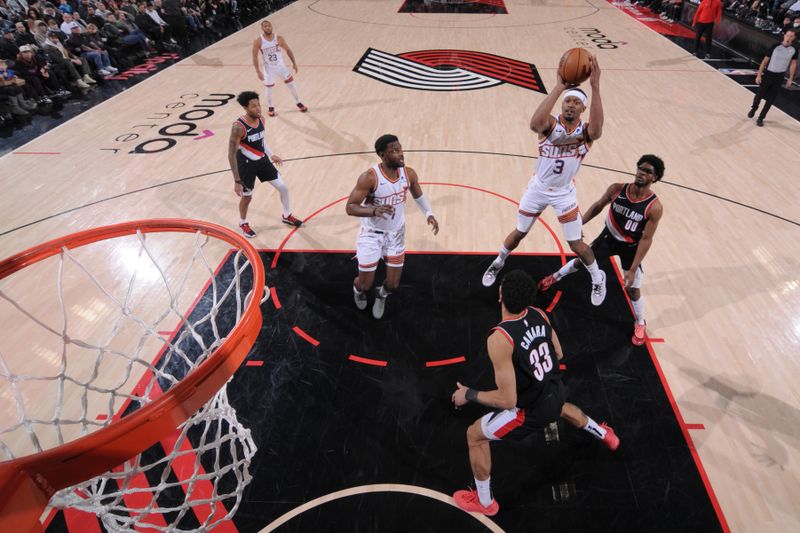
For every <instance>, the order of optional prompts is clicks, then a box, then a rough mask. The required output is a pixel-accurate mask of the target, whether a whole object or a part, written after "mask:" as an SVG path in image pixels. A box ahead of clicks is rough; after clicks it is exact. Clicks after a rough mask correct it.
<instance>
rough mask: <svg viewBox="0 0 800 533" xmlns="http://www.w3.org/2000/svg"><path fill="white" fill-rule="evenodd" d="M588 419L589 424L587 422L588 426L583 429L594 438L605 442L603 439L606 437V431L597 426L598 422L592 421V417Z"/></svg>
mask: <svg viewBox="0 0 800 533" xmlns="http://www.w3.org/2000/svg"><path fill="white" fill-rule="evenodd" d="M586 419H587V420H588V422H586V425H585V426H583V427H582V428H581V429H582V430H584V431H586V432H588V433H590V434H591V435H592V437H594V438H596V439H598V440H603V437H605V436H606V430H605V429H604V428H601V427H600V426H599V425H597V422H595V421H594V420H592V417H590V416H587V417H586Z"/></svg>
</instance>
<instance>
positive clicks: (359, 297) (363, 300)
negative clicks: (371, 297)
mask: <svg viewBox="0 0 800 533" xmlns="http://www.w3.org/2000/svg"><path fill="white" fill-rule="evenodd" d="M353 300H355V302H356V307H358V310H359V311H363V310H364V309H366V308H367V293H366V292H358V290H357V289H356V288H355V286H354V287H353Z"/></svg>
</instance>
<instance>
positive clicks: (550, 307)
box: [545, 291, 561, 313]
mask: <svg viewBox="0 0 800 533" xmlns="http://www.w3.org/2000/svg"><path fill="white" fill-rule="evenodd" d="M560 299H561V291H556V295H555V297H553V301H552V302H550V305H548V306H547V309H545V311H546V312H548V313H552V312H553V309H555V308H556V305H558V301H559V300H560Z"/></svg>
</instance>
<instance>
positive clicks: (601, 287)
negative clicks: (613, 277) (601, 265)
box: [592, 270, 606, 305]
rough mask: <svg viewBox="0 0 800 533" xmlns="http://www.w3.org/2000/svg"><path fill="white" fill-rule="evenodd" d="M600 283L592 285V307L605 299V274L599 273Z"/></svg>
mask: <svg viewBox="0 0 800 533" xmlns="http://www.w3.org/2000/svg"><path fill="white" fill-rule="evenodd" d="M600 277H601V278H602V281H601V282H600V283H592V305H600V304H601V303H603V300H605V299H606V273H605V272H603V271H602V270H601V271H600Z"/></svg>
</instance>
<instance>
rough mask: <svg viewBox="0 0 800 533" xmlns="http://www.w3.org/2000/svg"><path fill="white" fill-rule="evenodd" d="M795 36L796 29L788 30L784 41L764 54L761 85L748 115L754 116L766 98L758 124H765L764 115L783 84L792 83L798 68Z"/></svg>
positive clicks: (759, 81) (758, 79) (759, 78)
mask: <svg viewBox="0 0 800 533" xmlns="http://www.w3.org/2000/svg"><path fill="white" fill-rule="evenodd" d="M795 37H797V34H796V33H795V31H794V30H787V32H786V33H785V34H784V36H783V41H782V42H780V43H778V44H776V45H775V46H773V47H772V48H770V51H769V53H768V54H767V55H765V56H764V59H763V60H762V61H761V64H760V65H759V66H758V74H756V84H758V85H759V87H758V92H757V93H756V97H755V98H753V107H751V108H750V111H748V112H747V116H748V117H750V118H753V117H754V116H755V114H756V111H758V106H759V104H761V99H762V98H763V99H764V100H766V103H765V104H764V109H762V110H761V113H759V115H758V120H756V125H757V126H763V125H764V117H766V116H767V111H769V108H770V107H772V103H773V102H774V101H775V98H776V97H777V96H778V91H780V88H781V85H784V86H785V87H786V88H787V89H788V88H789V87H791V85H792V79H793V78H794V71H795V69H796V68H797V49H796V48H795V47H794V46H793V44H792V43H794V39H795ZM787 67H788V68H789V79H788V80H787V81H786V83H785V84H784V82H783V76H784V75H785V74H786V69H787Z"/></svg>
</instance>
